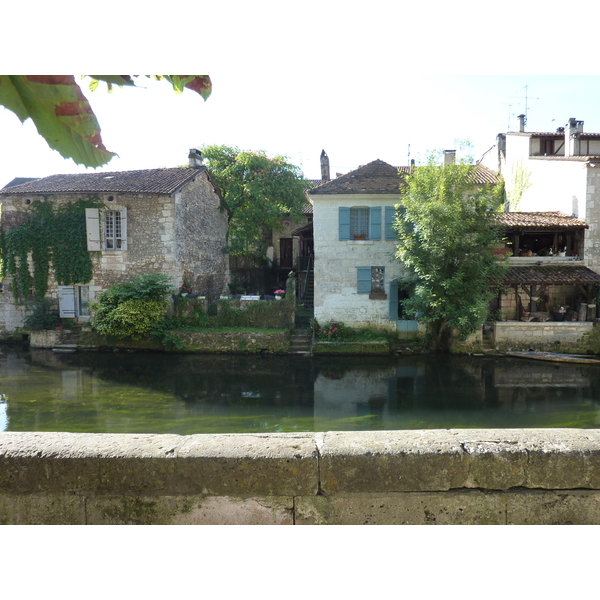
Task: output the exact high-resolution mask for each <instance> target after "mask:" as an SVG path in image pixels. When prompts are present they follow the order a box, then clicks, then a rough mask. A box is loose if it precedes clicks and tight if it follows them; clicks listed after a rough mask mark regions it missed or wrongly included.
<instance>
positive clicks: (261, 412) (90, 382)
mask: <svg viewBox="0 0 600 600" xmlns="http://www.w3.org/2000/svg"><path fill="white" fill-rule="evenodd" d="M599 426H600V368H598V367H594V366H587V365H562V364H560V365H559V364H555V363H544V362H541V361H531V360H525V359H518V358H487V357H457V356H414V357H373V358H369V357H366V358H365V357H359V358H354V357H330V358H326V357H317V358H313V359H311V358H304V357H296V356H281V357H280V356H267V357H256V356H203V355H162V354H143V353H140V354H129V353H106V354H101V353H93V354H92V353H75V354H56V353H53V352H51V351H46V350H31V351H29V350H25V349H20V348H14V347H10V346H0V431H71V432H110V433H177V434H192V433H242V432H280V431H344V430H345V431H352V430H389V429H440V428H442V429H445V428H465V427H474V428H500V427H508V428H514V427H581V428H596V427H599Z"/></svg>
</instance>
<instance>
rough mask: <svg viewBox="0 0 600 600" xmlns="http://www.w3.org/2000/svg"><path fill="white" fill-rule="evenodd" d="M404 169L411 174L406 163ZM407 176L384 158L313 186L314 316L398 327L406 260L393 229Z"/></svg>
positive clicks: (322, 321) (310, 192)
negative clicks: (399, 254)
mask: <svg viewBox="0 0 600 600" xmlns="http://www.w3.org/2000/svg"><path fill="white" fill-rule="evenodd" d="M400 172H401V173H408V172H409V168H408V167H402V168H401V169H400ZM402 181H403V178H402V176H401V175H400V174H399V170H398V168H397V167H393V166H391V165H389V164H387V163H385V162H383V161H382V160H375V161H373V162H371V163H369V164H367V165H364V166H362V167H359V168H358V169H356V170H354V171H351V172H350V173H347V174H346V175H342V176H340V177H337V178H336V179H333V180H331V181H329V182H327V183H323V184H321V185H320V186H317V187H315V188H312V189H310V190H308V192H307V193H308V196H309V198H310V200H311V201H312V204H313V213H314V218H313V228H314V316H315V319H316V320H317V321H318V322H319V323H320V324H321V325H325V324H327V323H329V322H339V321H341V322H343V323H345V324H346V325H348V326H350V327H357V328H360V327H378V328H380V329H392V330H395V329H396V321H397V320H398V294H397V284H396V283H395V280H396V279H397V278H398V277H399V276H400V275H401V272H402V267H401V264H400V263H399V262H398V261H397V260H396V259H394V256H393V255H394V249H395V242H396V234H395V232H394V230H393V228H392V224H393V221H394V217H395V208H394V207H395V205H396V204H398V203H399V202H400V185H401V184H402Z"/></svg>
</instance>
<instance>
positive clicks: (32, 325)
mask: <svg viewBox="0 0 600 600" xmlns="http://www.w3.org/2000/svg"><path fill="white" fill-rule="evenodd" d="M59 322H60V319H59V317H58V313H57V312H56V310H54V302H53V301H52V300H51V299H50V298H40V299H38V300H35V302H34V303H33V310H32V312H31V314H30V315H27V316H26V317H25V318H24V319H23V325H24V326H25V329H29V330H30V331H43V330H44V329H54V328H55V327H56V326H57V325H58V324H59Z"/></svg>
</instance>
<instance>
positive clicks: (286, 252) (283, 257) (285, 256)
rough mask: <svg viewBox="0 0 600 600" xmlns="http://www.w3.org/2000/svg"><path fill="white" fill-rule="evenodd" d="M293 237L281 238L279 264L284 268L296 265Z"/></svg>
mask: <svg viewBox="0 0 600 600" xmlns="http://www.w3.org/2000/svg"><path fill="white" fill-rule="evenodd" d="M292 243H293V241H292V238H281V239H280V240H279V266H280V267H281V268H282V269H291V268H292V267H293V266H294V256H293V251H292V250H293V245H292Z"/></svg>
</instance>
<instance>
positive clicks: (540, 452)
mask: <svg viewBox="0 0 600 600" xmlns="http://www.w3.org/2000/svg"><path fill="white" fill-rule="evenodd" d="M0 464H2V469H1V470H0V523H2V524H12V525H24V524H45V525H50V524H61V525H66V524H81V525H92V524H104V525H121V524H123V525H133V524H145V525H151V524H173V525H174V524H189V525H191V524H213V525H215V524H237V525H250V524H256V525H258V524H272V525H275V524H281V525H283V524H286V525H334V524H344V525H359V524H369V525H375V524H387V525H392V524H397V525H400V524H411V525H412V524H419V525H421V524H422V525H436V524H437V525H445V524H455V525H459V524H462V525H468V524H481V525H482V524H490V525H491V524H498V525H506V524H515V525H517V524H519V525H529V524H539V525H550V524H572V525H574V524H587V525H592V524H595V525H597V524H599V523H600V432H598V430H594V429H587V430H586V429H562V430H561V429H521V430H520V429H493V430H483V429H480V430H477V429H455V430H438V431H436V430H431V431H384V432H382V431H358V432H344V431H335V432H320V433H276V434H256V433H253V434H237V435H211V434H201V435H188V436H179V435H143V434H142V435H137V434H136V435H131V434H130V435H119V434H86V433H81V434H75V433H39V432H34V433H20V432H2V433H0Z"/></svg>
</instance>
